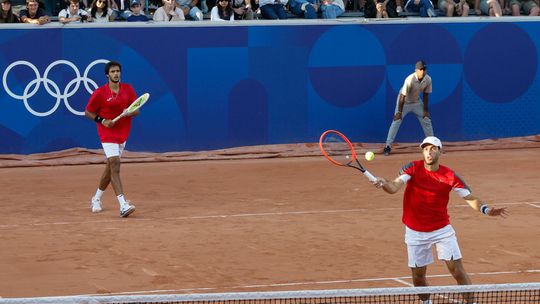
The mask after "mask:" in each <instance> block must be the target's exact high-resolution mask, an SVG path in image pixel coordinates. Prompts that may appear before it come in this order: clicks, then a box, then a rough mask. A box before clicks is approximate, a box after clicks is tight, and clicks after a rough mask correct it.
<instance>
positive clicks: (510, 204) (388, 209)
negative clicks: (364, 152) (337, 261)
mask: <svg viewBox="0 0 540 304" xmlns="http://www.w3.org/2000/svg"><path fill="white" fill-rule="evenodd" d="M531 204H533V205H534V204H540V202H516V203H503V204H497V206H515V205H531ZM448 207H449V208H464V207H467V208H470V207H469V205H467V204H464V205H451V206H448ZM535 207H537V208H540V206H535ZM394 210H402V207H392V208H374V209H367V208H358V209H335V210H313V211H286V212H263V213H239V214H223V215H199V216H180V217H166V218H130V219H123V220H122V219H120V218H118V219H114V220H113V219H111V220H95V221H80V222H50V223H47V222H45V223H25V224H7V225H0V229H9V228H18V227H40V226H56V225H58V226H61V225H82V224H99V223H115V224H116V223H120V224H125V223H126V222H127V221H129V222H133V221H161V220H166V221H178V220H206V219H227V218H239V217H261V216H288V215H305V214H324V213H350V212H364V213H365V212H366V211H394Z"/></svg>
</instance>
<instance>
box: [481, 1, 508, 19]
mask: <svg viewBox="0 0 540 304" xmlns="http://www.w3.org/2000/svg"><path fill="white" fill-rule="evenodd" d="M474 7H475V10H476V15H477V16H480V15H482V14H484V15H487V16H492V17H493V16H495V17H502V15H503V13H502V8H501V4H500V3H499V1H498V0H476V1H475V3H474Z"/></svg>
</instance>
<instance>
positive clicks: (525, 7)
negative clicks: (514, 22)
mask: <svg viewBox="0 0 540 304" xmlns="http://www.w3.org/2000/svg"><path fill="white" fill-rule="evenodd" d="M512 5H518V6H519V8H520V9H521V10H522V11H523V12H524V13H525V14H527V15H528V14H529V13H530V12H531V9H533V8H534V7H537V6H538V5H537V4H536V2H534V1H533V0H529V1H518V0H510V6H512Z"/></svg>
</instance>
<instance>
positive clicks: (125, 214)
mask: <svg viewBox="0 0 540 304" xmlns="http://www.w3.org/2000/svg"><path fill="white" fill-rule="evenodd" d="M134 211H135V207H131V208H129V209H128V210H127V211H126V212H124V213H120V217H128V216H129V215H130V214H132V213H133V212H134Z"/></svg>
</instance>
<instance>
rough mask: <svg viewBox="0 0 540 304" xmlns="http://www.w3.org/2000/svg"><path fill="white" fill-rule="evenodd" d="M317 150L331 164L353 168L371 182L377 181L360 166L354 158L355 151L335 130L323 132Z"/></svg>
mask: <svg viewBox="0 0 540 304" xmlns="http://www.w3.org/2000/svg"><path fill="white" fill-rule="evenodd" d="M319 148H321V151H322V153H323V155H324V157H326V159H328V160H329V161H330V162H331V163H332V164H334V165H336V166H344V167H351V168H355V169H357V170H360V172H362V173H364V175H365V176H366V177H367V178H368V179H369V180H370V181H371V182H374V181H376V180H377V178H375V176H373V174H371V173H369V171H368V170H366V169H365V168H364V167H363V166H362V164H360V161H359V160H358V158H357V157H356V151H355V150H354V147H353V145H352V144H351V142H350V141H349V139H347V137H345V135H343V134H342V133H340V132H338V131H335V130H328V131H325V132H324V133H323V134H322V135H321V138H320V139H319Z"/></svg>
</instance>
